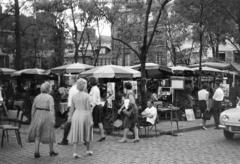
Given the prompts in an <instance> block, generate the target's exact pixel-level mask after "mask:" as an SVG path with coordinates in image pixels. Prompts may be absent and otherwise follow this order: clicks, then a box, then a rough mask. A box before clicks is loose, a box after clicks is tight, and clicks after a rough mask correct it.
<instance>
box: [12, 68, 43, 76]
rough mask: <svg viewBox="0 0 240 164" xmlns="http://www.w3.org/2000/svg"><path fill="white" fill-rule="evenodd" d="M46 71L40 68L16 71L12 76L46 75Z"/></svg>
mask: <svg viewBox="0 0 240 164" xmlns="http://www.w3.org/2000/svg"><path fill="white" fill-rule="evenodd" d="M46 74H47V73H46V70H44V69H40V68H28V69H22V70H19V71H15V72H14V73H13V74H12V76H21V75H46Z"/></svg>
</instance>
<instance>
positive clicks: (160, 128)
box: [111, 118, 214, 137]
mask: <svg viewBox="0 0 240 164" xmlns="http://www.w3.org/2000/svg"><path fill="white" fill-rule="evenodd" d="M201 125H202V119H196V120H194V121H179V122H178V126H179V130H177V124H176V122H175V121H173V122H172V128H171V122H170V121H169V120H164V121H160V122H159V123H158V124H157V128H156V129H157V136H160V135H165V134H170V133H172V131H173V132H174V133H183V132H187V131H192V130H200V129H202V126H201ZM212 126H214V120H213V118H211V120H209V121H207V127H212ZM122 134H123V131H122V130H119V131H114V132H113V133H112V134H111V135H113V136H122ZM139 134H140V137H154V136H156V134H155V129H154V127H153V128H152V129H151V130H150V132H149V133H148V134H147V136H145V130H144V128H143V127H140V132H139Z"/></svg>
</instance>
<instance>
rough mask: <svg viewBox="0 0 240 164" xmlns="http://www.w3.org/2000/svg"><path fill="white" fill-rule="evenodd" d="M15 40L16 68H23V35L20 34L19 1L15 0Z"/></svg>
mask: <svg viewBox="0 0 240 164" xmlns="http://www.w3.org/2000/svg"><path fill="white" fill-rule="evenodd" d="M15 41H16V56H15V64H14V65H15V69H17V70H19V69H21V68H22V62H21V58H22V56H21V35H20V20H19V3H18V0H15Z"/></svg>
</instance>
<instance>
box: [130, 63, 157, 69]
mask: <svg viewBox="0 0 240 164" xmlns="http://www.w3.org/2000/svg"><path fill="white" fill-rule="evenodd" d="M159 67H160V65H159V64H156V63H145V69H146V70H152V69H159ZM130 68H132V69H140V68H141V64H137V65H133V66H130Z"/></svg>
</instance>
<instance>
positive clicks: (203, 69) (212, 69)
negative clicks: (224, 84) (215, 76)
mask: <svg viewBox="0 0 240 164" xmlns="http://www.w3.org/2000/svg"><path fill="white" fill-rule="evenodd" d="M192 70H193V71H199V68H198V67H195V68H192ZM202 71H206V72H219V73H223V72H224V71H222V70H219V69H215V68H211V67H207V66H204V67H202Z"/></svg>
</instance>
